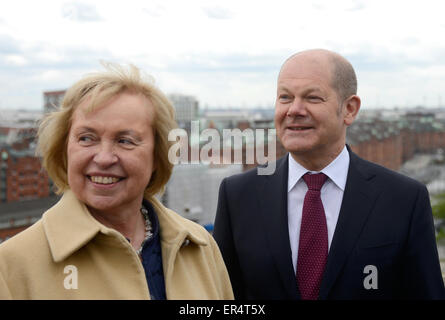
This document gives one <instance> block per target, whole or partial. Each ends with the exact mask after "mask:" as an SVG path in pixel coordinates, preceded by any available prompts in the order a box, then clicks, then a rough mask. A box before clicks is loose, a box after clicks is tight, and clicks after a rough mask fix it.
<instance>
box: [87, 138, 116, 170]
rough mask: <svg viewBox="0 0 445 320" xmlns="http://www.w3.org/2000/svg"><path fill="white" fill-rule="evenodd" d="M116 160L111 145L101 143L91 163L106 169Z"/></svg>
mask: <svg viewBox="0 0 445 320" xmlns="http://www.w3.org/2000/svg"><path fill="white" fill-rule="evenodd" d="M117 159H118V158H117V156H116V154H115V153H114V148H113V145H112V144H110V143H102V144H101V145H100V146H99V148H98V150H97V153H96V154H95V155H94V158H93V161H94V162H95V163H97V164H98V165H99V166H101V167H108V166H110V165H113V164H114V163H116V162H117Z"/></svg>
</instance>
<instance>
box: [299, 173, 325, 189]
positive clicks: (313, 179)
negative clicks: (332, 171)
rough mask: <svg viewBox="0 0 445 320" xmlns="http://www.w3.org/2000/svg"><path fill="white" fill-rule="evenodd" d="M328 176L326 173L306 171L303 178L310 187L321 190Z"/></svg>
mask: <svg viewBox="0 0 445 320" xmlns="http://www.w3.org/2000/svg"><path fill="white" fill-rule="evenodd" d="M327 178H328V177H327V176H326V175H325V174H324V173H316V174H310V173H306V174H305V175H304V176H303V180H304V182H306V185H307V187H308V189H309V190H315V191H320V190H321V187H323V184H324V183H325V181H326V179H327Z"/></svg>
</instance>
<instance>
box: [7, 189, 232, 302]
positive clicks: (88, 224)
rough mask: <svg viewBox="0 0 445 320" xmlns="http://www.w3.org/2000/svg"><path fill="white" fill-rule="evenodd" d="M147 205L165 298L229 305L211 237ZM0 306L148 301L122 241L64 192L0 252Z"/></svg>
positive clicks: (137, 266)
mask: <svg viewBox="0 0 445 320" xmlns="http://www.w3.org/2000/svg"><path fill="white" fill-rule="evenodd" d="M152 204H153V207H154V208H155V210H156V213H157V214H158V218H159V224H160V230H161V248H162V262H163V268H164V278H165V287H166V294H167V299H212V300H213V299H233V293H232V287H231V285H230V280H229V276H228V274H227V270H226V267H225V265H224V262H223V260H222V257H221V254H220V252H219V249H218V247H217V245H216V243H215V241H214V240H213V238H212V236H211V235H210V234H209V233H208V232H207V231H206V230H205V229H204V228H202V227H201V226H199V225H198V224H196V223H194V222H191V221H189V220H187V219H184V218H183V217H181V216H179V215H178V214H176V213H174V212H173V211H171V210H169V209H167V208H165V207H164V206H163V205H162V204H161V203H160V202H159V201H157V200H154V201H153V202H152ZM76 278H77V279H76ZM76 280H77V281H76ZM76 285H77V289H76ZM0 299H150V294H149V291H148V286H147V281H146V278H145V273H144V268H143V266H142V263H141V261H140V260H139V257H138V255H137V253H136V251H135V250H134V249H133V247H132V246H131V245H130V244H129V242H128V241H127V240H126V239H125V237H124V236H123V235H122V234H120V233H119V232H117V231H115V230H113V229H110V228H107V227H105V226H104V225H102V224H100V223H99V222H98V221H97V220H95V219H94V218H93V217H92V216H91V215H90V213H89V212H88V209H87V208H86V206H85V205H84V204H82V203H81V202H79V201H78V200H77V198H76V197H75V196H74V194H73V193H72V192H71V191H67V192H66V193H65V194H64V195H63V197H62V199H61V200H60V201H59V202H58V203H57V204H56V205H55V206H54V207H52V208H51V209H49V210H48V211H47V212H45V213H44V215H43V216H42V219H40V220H39V221H38V222H36V223H35V224H34V225H32V226H31V227H29V228H28V229H26V230H25V231H23V232H21V233H19V234H18V235H16V236H14V237H13V238H11V239H9V240H7V241H5V242H4V243H2V244H1V245H0Z"/></svg>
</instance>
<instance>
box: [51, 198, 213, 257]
mask: <svg viewBox="0 0 445 320" xmlns="http://www.w3.org/2000/svg"><path fill="white" fill-rule="evenodd" d="M149 201H150V203H151V204H152V205H153V207H154V208H155V211H156V214H157V215H158V219H159V225H160V230H161V243H163V242H164V243H165V244H169V245H173V244H176V243H179V245H180V244H182V243H184V242H185V241H186V240H189V241H191V242H193V243H195V244H197V245H207V240H206V239H205V238H204V237H203V236H202V234H201V233H200V230H199V226H198V225H195V224H193V223H192V222H191V221H188V220H186V219H185V218H183V217H181V216H179V215H178V214H176V213H174V212H173V211H171V210H169V209H167V208H165V207H164V206H163V205H162V204H161V203H160V202H159V201H158V200H157V199H155V198H153V199H150V200H149ZM42 224H43V229H44V232H45V235H46V238H47V240H48V244H49V248H50V251H51V255H52V257H53V260H54V262H60V261H62V260H64V259H66V258H67V257H69V256H70V255H72V254H73V253H74V252H76V251H77V250H79V249H80V248H81V247H83V246H85V245H86V244H87V243H88V242H90V241H91V240H92V239H93V238H95V237H96V235H97V234H99V233H102V234H104V235H106V236H112V237H118V238H121V240H123V243H127V244H128V242H127V241H126V240H125V237H124V236H123V235H122V234H120V233H119V232H118V231H116V230H114V229H111V228H108V227H106V226H104V225H103V224H101V223H100V222H98V221H97V220H96V219H94V218H93V216H91V214H90V212H89V211H88V209H87V207H86V206H85V204H83V203H82V202H80V201H79V200H78V199H77V198H76V196H75V195H74V193H73V192H72V191H71V190H67V191H66V192H65V193H64V194H63V196H62V198H61V199H60V200H59V202H58V203H56V204H55V205H54V206H53V207H52V208H50V209H49V210H48V211H46V212H45V213H44V214H43V216H42ZM187 242H188V241H187ZM128 245H130V244H128Z"/></svg>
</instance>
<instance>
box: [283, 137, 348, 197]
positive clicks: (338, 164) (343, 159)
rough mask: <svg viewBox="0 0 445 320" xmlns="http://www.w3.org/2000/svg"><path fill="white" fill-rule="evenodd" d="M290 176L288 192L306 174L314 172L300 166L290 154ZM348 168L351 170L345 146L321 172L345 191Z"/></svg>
mask: <svg viewBox="0 0 445 320" xmlns="http://www.w3.org/2000/svg"><path fill="white" fill-rule="evenodd" d="M288 156H289V176H288V180H287V181H288V183H287V184H288V185H287V191H288V192H289V191H291V190H292V188H293V187H294V186H295V185H296V184H297V183H298V181H300V179H301V177H302V176H303V175H304V174H305V173H306V172H313V171H311V170H308V169H306V168H305V167H303V166H302V165H301V164H299V163H298V162H297V161H295V159H294V158H293V157H292V156H291V154H290V153H289V155H288ZM348 168H349V152H348V150H347V148H346V146H344V148H343V150H342V151H341V152H340V154H339V155H338V156H337V157H336V158H335V159H334V160H333V161H332V162H331V163H330V164H328V165H327V166H326V167H325V168H323V169H322V170H321V171H320V172H322V173H324V174H325V175H327V176H328V177H329V179H330V180H332V181H333V182H334V183H335V184H336V185H337V187H339V188H340V189H341V190H342V191H345V186H346V178H347V176H348ZM317 173H318V172H317Z"/></svg>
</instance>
